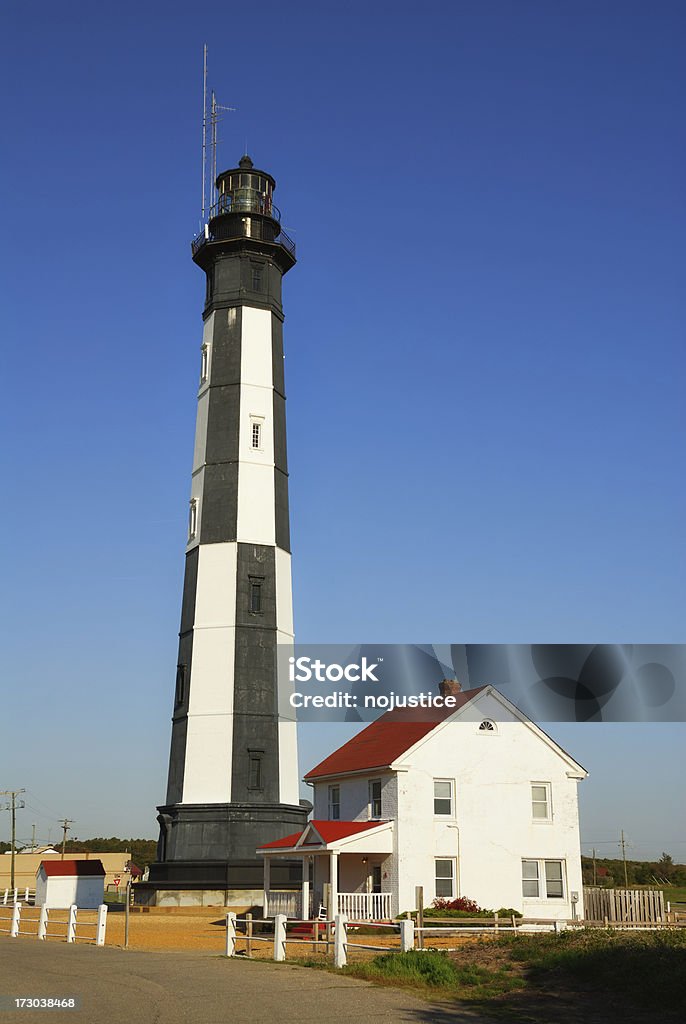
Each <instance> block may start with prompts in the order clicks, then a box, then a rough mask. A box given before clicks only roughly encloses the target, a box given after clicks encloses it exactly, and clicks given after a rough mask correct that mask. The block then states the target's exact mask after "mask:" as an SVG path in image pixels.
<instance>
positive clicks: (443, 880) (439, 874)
mask: <svg viewBox="0 0 686 1024" xmlns="http://www.w3.org/2000/svg"><path fill="white" fill-rule="evenodd" d="M454 896H455V861H454V860H452V859H449V858H447V857H446V858H444V859H441V860H437V861H436V897H437V898H438V897H440V898H442V899H445V898H446V897H447V898H448V899H452V898H453V897H454Z"/></svg>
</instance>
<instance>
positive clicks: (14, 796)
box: [0, 789, 26, 889]
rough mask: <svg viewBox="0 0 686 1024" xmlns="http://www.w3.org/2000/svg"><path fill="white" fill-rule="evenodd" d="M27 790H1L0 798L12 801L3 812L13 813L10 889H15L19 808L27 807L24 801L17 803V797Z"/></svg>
mask: <svg viewBox="0 0 686 1024" xmlns="http://www.w3.org/2000/svg"><path fill="white" fill-rule="evenodd" d="M25 792H26V790H25V789H3V790H0V796H8V797H9V798H10V799H9V800H8V802H7V803H6V804H5V805H4V806H3V810H5V811H11V812H12V856H11V864H10V888H11V889H14V844H15V841H16V838H17V813H16V812H17V807H26V804H25V803H24V801H23V800H19V801H18V802H17V797H18V796H19V794H20V793H25Z"/></svg>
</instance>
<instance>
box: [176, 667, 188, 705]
mask: <svg viewBox="0 0 686 1024" xmlns="http://www.w3.org/2000/svg"><path fill="white" fill-rule="evenodd" d="M185 696H186V666H185V665H177V666H176V693H175V695H174V705H175V706H176V707H178V706H179V704H183V700H184V697H185Z"/></svg>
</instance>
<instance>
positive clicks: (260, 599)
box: [248, 575, 265, 615]
mask: <svg viewBox="0 0 686 1024" xmlns="http://www.w3.org/2000/svg"><path fill="white" fill-rule="evenodd" d="M264 581H265V577H264V576H253V575H250V576H248V613H249V614H250V615H264V594H263V591H262V588H263V586H264ZM256 595H257V602H256V604H257V607H254V604H255V602H254V600H253V599H254V598H255V596H256Z"/></svg>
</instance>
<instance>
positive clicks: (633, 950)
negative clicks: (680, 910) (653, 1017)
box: [503, 929, 686, 1010]
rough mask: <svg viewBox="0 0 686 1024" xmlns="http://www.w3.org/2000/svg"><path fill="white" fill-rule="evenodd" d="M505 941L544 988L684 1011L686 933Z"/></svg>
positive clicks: (567, 934) (581, 934) (602, 934)
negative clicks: (578, 986)
mask: <svg viewBox="0 0 686 1024" xmlns="http://www.w3.org/2000/svg"><path fill="white" fill-rule="evenodd" d="M503 941H504V942H507V943H508V944H509V945H510V950H511V955H512V958H513V959H514V960H517V961H519V962H522V963H524V964H525V965H526V967H527V968H528V974H529V978H530V980H531V982H532V983H533V984H534V985H537V986H539V987H541V986H545V985H549V984H551V982H554V981H555V980H556V979H558V980H561V981H563V982H564V983H567V984H570V985H574V984H575V983H576V982H581V983H583V984H584V985H588V986H591V987H593V988H602V989H603V991H604V992H605V993H606V995H610V996H615V997H621V998H623V999H628V1000H630V1001H631V1002H632V1003H639V1004H643V1005H645V1006H650V1007H652V1008H653V1009H655V1010H656V1009H663V1010H677V1009H679V1008H680V1007H683V1005H684V993H686V932H684V931H678V932H670V931H661V932H634V933H633V934H627V933H618V932H609V933H608V932H605V931H600V930H592V929H587V930H584V931H581V932H578V933H575V932H563V933H562V934H561V935H559V936H554V935H537V936H530V937H527V938H526V939H524V938H523V937H522V938H521V939H514V938H512V937H508V938H507V939H505V940H503Z"/></svg>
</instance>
